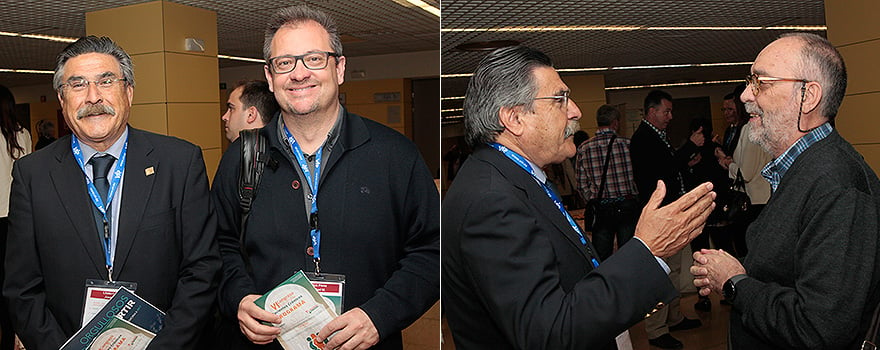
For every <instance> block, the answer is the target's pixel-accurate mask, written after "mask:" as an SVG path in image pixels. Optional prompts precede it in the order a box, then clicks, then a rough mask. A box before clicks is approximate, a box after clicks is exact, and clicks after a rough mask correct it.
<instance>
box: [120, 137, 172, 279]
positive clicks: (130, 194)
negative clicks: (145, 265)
mask: <svg viewBox="0 0 880 350" xmlns="http://www.w3.org/2000/svg"><path fill="white" fill-rule="evenodd" d="M128 135H129V136H128V154H127V157H128V158H127V160H126V164H125V182H124V183H123V185H122V207H121V208H120V209H121V210H120V211H119V228H118V235H117V239H116V257H115V259H114V261H113V264H114V266H113V271H114V274H118V273H119V272H120V271H122V268H123V267H124V266H125V262H126V261H127V260H128V255H129V252H130V251H131V247H132V245H133V244H134V239H135V236H136V235H137V231H138V230H137V228H138V227H140V223H141V220H143V218H144V211H145V210H146V208H147V203H149V201H150V193H151V192H152V189H153V183H154V182H155V179H156V176H159V175H158V174H161V170H162V169H159V163H158V162H157V161H156V160H155V159H153V157H151V153H152V151H153V145H152V144H150V143H149V141H147V139H146V138H145V137H144V136H143V134H142V133H141V132H140V131H139V130H135V129H133V128H131V127H129V129H128ZM150 167H152V168H153V171H155V173H150V174H149V175H147V173H146V169H147V168H150Z"/></svg>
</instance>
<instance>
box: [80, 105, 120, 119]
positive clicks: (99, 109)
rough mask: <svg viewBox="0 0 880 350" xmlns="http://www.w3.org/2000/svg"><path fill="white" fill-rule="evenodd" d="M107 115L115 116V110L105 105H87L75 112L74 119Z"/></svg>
mask: <svg viewBox="0 0 880 350" xmlns="http://www.w3.org/2000/svg"><path fill="white" fill-rule="evenodd" d="M98 114H109V115H114V116H115V115H116V110H114V109H113V107H110V106H108V105H105V104H94V105H87V106H85V107H83V108H80V109H79V110H78V111H76V119H82V118H85V117H88V116H90V115H98Z"/></svg>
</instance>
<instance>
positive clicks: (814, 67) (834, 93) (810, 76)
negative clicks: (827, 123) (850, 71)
mask: <svg viewBox="0 0 880 350" xmlns="http://www.w3.org/2000/svg"><path fill="white" fill-rule="evenodd" d="M779 38H780V39H781V38H796V39H798V40H800V41H801V42H802V43H803V44H804V45H803V47H801V49H800V56H801V60H800V61H801V62H800V64H801V67H799V68H800V70H801V74H803V75H804V76H802V77H800V78H801V79H806V80H811V81H817V82H819V84H820V85H822V88H823V94H822V96H823V98H822V101H821V102H820V103H819V111H820V112H821V114H822V115H823V116H825V117H828V119H829V120H833V119H834V117H835V116H837V110H838V108H840V104H841V103H842V102H843V96H844V94H846V79H847V78H846V65H845V64H844V63H843V57H842V56H841V55H840V52H838V51H837V49H836V48H834V45H832V44H831V42H829V41H828V39H825V38H823V37H821V36H819V35H816V34H812V33H801V32H797V33H786V34H783V35H780V36H779Z"/></svg>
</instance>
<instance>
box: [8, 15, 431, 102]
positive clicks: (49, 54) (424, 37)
mask: <svg viewBox="0 0 880 350" xmlns="http://www.w3.org/2000/svg"><path fill="white" fill-rule="evenodd" d="M400 1H401V3H406V1H403V0H400ZM144 2H149V1H147V0H112V1H111V0H2V1H0V31H5V32H17V33H27V34H49V35H56V36H64V37H80V36H83V35H85V34H86V33H85V13H86V12H91V11H96V10H103V9H108V8H114V7H120V6H125V5H131V4H138V3H144ZM171 2H175V3H180V4H184V5H189V6H193V7H198V8H203V9H208V10H211V11H215V12H217V28H218V41H219V43H218V46H219V53H220V54H225V55H232V56H243V57H252V58H262V56H263V55H262V46H263V31H264V29H265V24H266V18H268V17H269V15H271V14H272V13H274V12H275V11H276V10H277V9H279V8H281V7H286V6H292V5H297V4H303V3H305V4H309V5H310V6H312V7H314V8H318V9H321V10H323V11H325V12H327V13H328V14H330V15H331V16H333V17H334V18H335V19H336V22H337V24H338V25H339V31H340V35H341V36H342V38H343V45H344V47H345V54H346V56H368V55H380V54H394V53H403V52H415V51H428V50H437V49H438V48H439V47H440V35H439V25H440V21H439V19H438V18H437V17H436V16H434V15H432V14H429V13H427V12H425V11H424V10H421V9H419V8H416V7H406V6H404V5H401V3H398V2H396V1H395V0H308V1H278V0H241V1H224V0H172V1H171ZM425 2H427V3H428V4H431V5H432V6H434V7H438V6H439V0H425ZM66 45H67V44H66V43H58V42H50V41H45V40H38V39H28V38H19V37H5V36H0V68H11V69H38V70H53V69H55V64H54V60H55V57H56V56H57V55H58V53H59V52H60V51H61V50H62V49H64V47H65V46H66ZM219 62H220V67H221V68H224V67H230V66H237V65H243V64H253V63H246V62H240V61H231V60H227V59H220V61H219ZM50 81H51V75H42V74H23V73H0V84H3V85H6V86H9V87H12V86H23V85H38V84H49V83H50Z"/></svg>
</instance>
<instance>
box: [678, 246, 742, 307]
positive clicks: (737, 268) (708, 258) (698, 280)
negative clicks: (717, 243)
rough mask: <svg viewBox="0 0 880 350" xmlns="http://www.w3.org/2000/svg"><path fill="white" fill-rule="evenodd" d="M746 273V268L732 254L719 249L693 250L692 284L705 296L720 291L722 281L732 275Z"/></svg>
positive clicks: (722, 284)
mask: <svg viewBox="0 0 880 350" xmlns="http://www.w3.org/2000/svg"><path fill="white" fill-rule="evenodd" d="M744 273H746V269H745V268H744V267H743V266H742V264H740V262H739V260H737V259H736V258H735V257H733V256H732V255H730V254H728V253H727V252H725V251H724V250H720V249H701V250H700V251H698V252H694V265H693V266H691V274H693V275H694V286H696V287H697V288H698V289H699V290H700V295H702V296H707V295H709V294H710V293H712V292H715V293H719V294H720V293H721V289H722V288H723V287H724V282H727V280H728V279H730V278H731V277H733V276H736V275H741V274H744Z"/></svg>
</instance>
